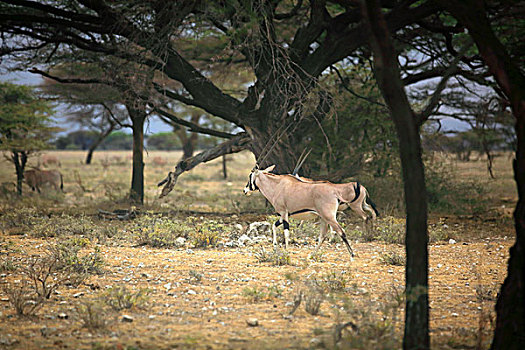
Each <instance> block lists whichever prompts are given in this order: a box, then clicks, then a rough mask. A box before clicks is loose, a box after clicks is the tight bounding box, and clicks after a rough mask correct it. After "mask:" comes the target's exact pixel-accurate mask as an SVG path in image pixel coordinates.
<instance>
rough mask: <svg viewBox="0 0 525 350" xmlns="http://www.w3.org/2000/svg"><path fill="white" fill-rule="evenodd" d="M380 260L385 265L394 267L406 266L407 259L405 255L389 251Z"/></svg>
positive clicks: (382, 254)
mask: <svg viewBox="0 0 525 350" xmlns="http://www.w3.org/2000/svg"><path fill="white" fill-rule="evenodd" d="M379 260H380V261H381V262H382V263H383V264H385V265H394V266H405V265H406V257H405V255H404V254H402V253H399V252H397V251H394V250H392V251H389V252H384V253H381V255H380V256H379Z"/></svg>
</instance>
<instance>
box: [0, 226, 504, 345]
mask: <svg viewBox="0 0 525 350" xmlns="http://www.w3.org/2000/svg"><path fill="white" fill-rule="evenodd" d="M470 224H471V226H470V227H475V226H477V225H474V224H472V223H470ZM479 229H480V230H487V229H490V225H487V224H485V225H484V226H483V227H479ZM493 229H496V228H493ZM498 229H499V230H500V231H499V233H500V234H498V235H497V236H498V238H489V239H472V240H469V241H460V242H457V243H455V244H449V243H448V242H440V243H439V244H433V245H431V246H430V247H429V252H430V306H431V310H430V318H431V336H432V342H433V348H451V347H454V348H457V347H459V348H466V347H470V346H473V345H475V343H476V341H477V339H479V335H480V334H481V336H482V338H483V337H484V338H483V339H484V341H485V342H487V341H490V337H489V332H490V329H491V327H490V320H489V317H488V316H489V315H490V314H491V313H492V310H493V307H494V302H495V297H496V295H495V293H497V291H498V290H499V285H500V284H501V283H502V281H503V278H504V276H505V274H506V261H507V258H508V249H509V247H510V246H511V244H512V238H511V237H512V230H511V227H507V226H504V227H501V226H500V227H499V228H498ZM502 230H504V231H502ZM506 234H508V237H509V238H506V237H504V236H505V235H506ZM2 240H3V241H4V243H5V242H6V241H11V242H12V243H10V246H16V247H17V248H18V250H17V251H16V252H13V251H11V252H9V256H8V257H9V258H10V259H12V260H13V261H17V260H20V259H23V258H24V257H25V256H26V255H27V254H34V253H37V252H39V251H41V250H42V247H44V246H45V244H46V243H47V242H46V241H45V240H41V239H32V238H23V237H19V236H8V237H6V236H4V237H2ZM4 245H5V244H4ZM353 246H354V249H355V251H356V252H357V254H358V255H357V257H356V258H355V259H354V260H353V261H350V259H349V256H348V253H347V251H346V249H345V248H344V247H343V246H341V245H339V244H333V243H332V244H327V245H326V246H325V253H324V255H323V261H322V262H314V261H312V260H311V259H309V258H308V254H309V253H310V252H311V249H312V245H310V246H294V247H292V248H291V249H290V256H291V263H292V265H285V266H272V265H271V264H269V263H259V262H257V260H256V259H255V257H254V254H253V251H254V248H253V247H252V248H250V247H243V248H221V249H190V250H188V249H186V248H184V249H152V248H148V247H133V246H131V245H127V246H111V245H110V246H108V245H101V246H100V248H101V251H102V253H103V256H104V258H105V260H106V264H105V273H104V274H102V275H96V276H92V277H90V279H89V280H88V281H87V282H86V283H85V284H83V285H81V286H79V287H78V288H69V287H61V288H59V293H60V294H54V295H53V296H52V298H51V300H50V301H49V302H48V303H46V305H45V306H44V307H43V308H42V309H41V310H40V311H39V312H38V314H37V316H36V317H33V318H23V317H22V318H21V317H17V316H16V315H15V314H14V310H13V308H12V307H10V305H9V302H8V299H7V297H6V295H5V293H2V294H1V296H2V298H1V302H0V334H1V336H0V338H1V339H0V341H1V342H2V344H0V347H3V348H9V349H37V348H42V349H56V348H63V349H77V348H83V349H91V348H102V349H105V348H108V349H113V348H114V349H123V348H133V347H134V348H139V349H154V348H162V349H164V348H165V349H170V348H211V349H223V348H232V349H254V348H281V349H282V348H308V347H310V346H313V345H312V344H315V345H316V346H321V347H322V342H324V344H325V345H326V346H328V344H330V339H331V334H332V333H333V327H334V324H337V323H338V322H346V321H355V322H356V323H357V324H359V322H357V320H355V319H351V318H352V317H354V316H353V315H355V310H353V311H352V310H351V311H352V312H350V311H346V310H341V309H340V308H339V307H336V306H335V305H334V303H331V302H329V301H325V302H324V303H323V304H322V306H321V312H320V314H319V315H316V316H312V315H310V314H308V313H307V312H306V311H305V309H304V307H303V306H302V305H301V306H300V307H299V308H298V309H297V311H296V312H295V313H294V314H293V315H290V311H291V309H292V306H291V305H290V304H291V302H292V301H293V300H294V296H295V295H297V293H298V290H300V289H301V282H300V281H304V280H307V279H308V278H311V277H312V276H315V275H318V276H320V275H322V274H326V273H328V272H337V273H341V274H342V276H344V279H345V281H346V290H345V294H346V295H347V296H348V297H350V299H351V302H352V305H353V306H352V307H354V308H361V309H362V310H365V311H366V310H367V307H369V306H370V305H372V304H374V303H377V302H378V301H379V302H381V301H383V300H386V299H385V298H387V296H392V295H393V294H395V290H397V291H399V290H400V288H401V286H402V285H403V282H404V267H400V266H389V265H385V264H384V263H382V262H381V261H380V260H381V259H380V256H381V254H383V253H384V252H385V251H392V250H395V251H398V252H402V251H403V249H404V248H403V247H402V246H398V245H391V244H390V245H388V244H380V243H355V242H354V243H353ZM270 247H271V245H270V244H267V245H266V248H268V249H270ZM2 254H7V251H6V250H5V249H2ZM195 273H197V274H198V275H201V276H202V278H201V279H200V281H197V280H196V279H195V278H194V277H192V276H195ZM290 276H294V278H290ZM2 279H3V280H9V279H10V276H9V274H4V275H3V277H2ZM115 285H125V286H127V287H128V288H129V289H130V290H138V289H140V288H148V289H149V290H150V294H149V299H148V302H147V304H146V305H145V306H143V307H141V308H133V309H131V310H125V311H122V312H117V313H109V314H108V315H106V316H105V317H106V318H107V320H108V322H109V324H108V326H107V327H106V328H105V329H103V330H98V331H93V330H88V329H86V328H82V324H81V322H80V319H79V317H78V315H77V313H76V308H77V306H78V305H79V304H81V303H82V302H85V301H88V300H91V299H93V298H96V297H99V296H100V295H101V293H103V291H104V290H105V289H106V288H108V287H110V286H115ZM247 287H248V288H251V289H252V290H253V289H254V288H256V289H257V290H260V291H265V290H268V288H269V287H275V288H278V289H279V290H280V291H281V296H277V297H269V298H267V299H266V300H260V301H254V300H253V299H252V298H250V297H249V296H247V294H246V292H245V289H246V288H247ZM79 293H81V294H79ZM74 296H75V297H74ZM366 312H371V313H374V312H375V311H373V310H372V309H370V310H369V311H366ZM399 312H400V314H399V315H398V321H402V319H403V315H402V310H401V309H400V310H399ZM59 314H65V315H67V318H66V319H60V318H59ZM123 314H126V315H130V316H132V317H133V321H132V322H130V323H126V322H122V321H121V318H122V315H123ZM251 318H256V319H257V321H258V326H256V327H252V326H249V325H248V324H247V320H249V319H251ZM480 321H481V324H480ZM401 325H402V322H398V324H397V325H396V327H398V328H399V327H401ZM480 329H484V330H485V331H484V332H481V333H479V330H480ZM349 332H351V331H349ZM397 334H398V335H399V337H400V334H402V333H400V332H398V333H397ZM314 338H315V339H314ZM312 339H313V340H312ZM319 343H321V345H319ZM485 345H486V344H485Z"/></svg>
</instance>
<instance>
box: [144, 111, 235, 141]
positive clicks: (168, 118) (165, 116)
mask: <svg viewBox="0 0 525 350" xmlns="http://www.w3.org/2000/svg"><path fill="white" fill-rule="evenodd" d="M151 107H152V108H153V110H154V111H155V112H156V113H158V114H160V115H161V119H162V120H163V121H164V122H166V123H168V124H170V125H173V124H177V125H182V126H185V127H187V128H188V129H189V130H190V131H193V132H196V133H199V134H206V135H210V136H216V137H220V138H224V139H231V138H233V137H234V136H235V135H234V134H230V133H227V132H222V131H218V130H213V129H208V128H203V127H201V126H199V125H197V124H194V123H192V122H189V121H186V120H184V119H181V118H179V117H177V116H175V115H174V114H171V113H169V112H167V111H165V110H162V109H160V108H159V107H156V106H151Z"/></svg>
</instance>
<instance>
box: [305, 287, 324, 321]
mask: <svg viewBox="0 0 525 350" xmlns="http://www.w3.org/2000/svg"><path fill="white" fill-rule="evenodd" d="M303 300H304V310H305V311H306V312H308V313H309V314H310V315H312V316H316V315H319V311H320V309H321V304H322V303H323V301H324V297H323V293H322V291H321V290H320V289H319V288H317V287H315V286H310V287H309V288H308V289H307V290H306V291H304V292H303Z"/></svg>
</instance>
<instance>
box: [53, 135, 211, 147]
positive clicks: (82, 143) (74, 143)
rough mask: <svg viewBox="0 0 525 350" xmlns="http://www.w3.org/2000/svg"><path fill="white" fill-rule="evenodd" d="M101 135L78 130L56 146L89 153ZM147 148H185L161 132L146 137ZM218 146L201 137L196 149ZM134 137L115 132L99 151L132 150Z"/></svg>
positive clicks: (101, 144) (178, 141) (178, 138)
mask: <svg viewBox="0 0 525 350" xmlns="http://www.w3.org/2000/svg"><path fill="white" fill-rule="evenodd" d="M98 137H99V134H98V133H97V132H95V131H92V130H76V131H71V132H68V133H67V134H65V135H60V136H59V137H58V138H57V139H56V141H55V142H54V145H55V147H56V149H59V150H82V151H87V150H89V148H90V147H91V146H92V145H93V143H94V142H96V141H97V139H98ZM144 139H145V146H146V148H147V149H149V150H162V151H180V150H182V148H183V145H182V142H181V140H180V137H178V136H177V135H176V134H175V133H174V132H159V133H155V134H151V135H145V137H144ZM216 144H217V139H216V138H214V137H200V138H198V139H197V140H196V143H195V148H197V149H206V148H211V147H213V146H215V145H216ZM132 146H133V136H132V135H131V134H129V133H126V132H124V131H114V132H112V133H111V134H109V135H108V136H107V137H106V138H104V140H103V141H102V142H101V143H100V145H99V146H98V147H97V149H98V150H131V149H132Z"/></svg>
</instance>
